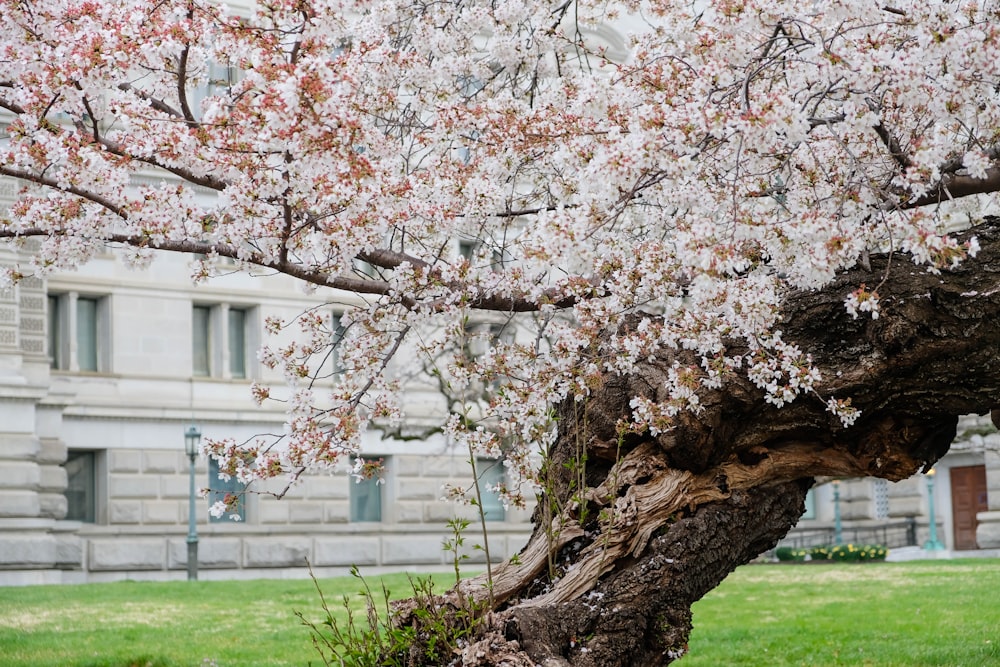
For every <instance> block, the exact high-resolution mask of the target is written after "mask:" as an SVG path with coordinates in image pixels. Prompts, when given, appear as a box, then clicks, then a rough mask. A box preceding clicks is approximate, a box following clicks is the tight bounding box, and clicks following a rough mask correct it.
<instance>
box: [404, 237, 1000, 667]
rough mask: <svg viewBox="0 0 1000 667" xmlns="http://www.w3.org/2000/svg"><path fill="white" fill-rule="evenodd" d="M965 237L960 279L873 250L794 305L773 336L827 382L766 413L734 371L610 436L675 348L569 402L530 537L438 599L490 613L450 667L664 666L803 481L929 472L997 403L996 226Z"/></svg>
mask: <svg viewBox="0 0 1000 667" xmlns="http://www.w3.org/2000/svg"><path fill="white" fill-rule="evenodd" d="M972 234H975V235H976V236H977V237H978V239H979V242H980V245H981V251H980V252H979V254H978V256H977V257H976V258H974V259H968V260H966V261H965V262H964V263H963V264H962V265H961V266H960V267H958V268H957V269H954V270H948V271H943V272H941V273H940V274H935V273H931V272H928V271H926V270H925V269H924V268H923V267H918V266H915V265H913V264H912V263H910V262H909V261H908V260H907V259H906V258H903V257H899V256H896V257H889V256H885V255H883V256H873V257H872V258H871V263H870V266H871V272H868V271H867V270H863V269H861V268H858V269H855V270H853V271H849V272H845V273H844V274H843V275H841V276H840V277H839V278H838V279H837V280H836V282H834V283H833V284H832V285H830V286H828V287H827V288H825V289H823V290H819V291H813V292H797V293H793V294H790V295H788V297H787V298H786V299H785V300H784V302H783V305H782V313H783V322H782V327H781V329H782V331H783V336H784V339H785V340H786V341H789V342H793V343H796V344H798V345H799V346H800V348H802V349H803V350H808V351H810V353H811V354H812V358H813V362H814V364H815V365H816V367H817V368H818V369H819V370H820V371H821V373H822V380H821V381H820V382H819V383H818V384H817V386H816V390H817V395H816V396H813V395H805V396H801V397H799V398H798V399H797V400H796V401H794V402H793V403H792V404H790V405H788V406H785V407H783V408H781V409H777V408H774V407H773V406H771V405H769V404H767V403H765V401H764V400H763V394H762V392H761V391H760V390H758V389H757V388H756V387H754V386H753V385H752V384H751V383H750V382H749V381H748V380H747V379H746V377H745V376H744V377H739V376H735V375H734V376H732V377H729V378H728V379H727V381H726V382H725V384H724V385H723V387H722V388H721V389H719V390H718V391H714V392H710V393H705V394H702V395H701V399H702V404H703V406H704V410H702V411H701V412H699V413H697V414H694V413H689V414H684V415H682V417H681V419H680V422H679V424H678V426H677V427H676V428H675V429H673V430H671V431H670V432H668V433H663V434H660V435H659V436H655V437H654V436H650V435H648V434H646V435H634V434H632V435H628V436H625V437H622V436H620V434H619V432H618V430H617V427H616V424H618V423H619V420H621V419H622V418H626V419H627V418H628V416H629V414H630V408H629V401H630V399H631V398H632V397H633V396H636V395H642V396H646V397H649V398H652V399H654V400H657V399H663V398H664V396H663V395H662V392H663V390H662V387H663V379H664V378H665V377H666V372H667V369H669V368H670V366H671V364H672V363H673V361H674V360H675V358H681V357H668V356H663V357H661V358H658V359H656V360H655V361H652V362H648V363H646V364H644V365H643V366H642V367H641V368H638V369H637V371H636V373H635V374H634V375H632V376H629V377H628V378H621V377H614V378H609V379H608V380H607V381H606V383H605V384H604V385H603V386H601V387H599V388H597V389H596V390H594V391H593V393H592V394H591V395H590V396H589V397H587V399H586V400H584V401H581V402H576V401H573V400H570V401H567V403H566V404H564V405H563V406H562V408H561V411H560V419H559V437H558V440H557V442H556V443H555V445H554V446H553V448H552V450H551V451H550V452H548V458H549V464H548V470H549V471H550V474H549V476H548V488H547V489H546V496H545V497H544V498H543V499H542V501H541V502H540V504H539V507H538V510H536V515H535V530H534V533H533V536H532V538H531V540H530V541H529V543H528V545H527V546H526V547H525V548H524V550H523V551H522V552H521V554H520V556H519V558H518V559H516V561H515V562H511V563H505V564H503V565H502V566H500V567H498V568H495V569H494V571H493V580H492V584H491V586H488V585H487V581H486V580H485V577H478V578H476V579H472V580H469V581H466V582H464V583H463V584H462V585H461V587H460V589H458V590H454V591H452V593H451V594H450V595H451V596H452V599H453V600H454V599H455V596H457V597H458V599H466V600H469V599H474V600H479V601H486V600H488V599H492V604H493V608H494V610H493V611H492V612H491V613H490V614H489V615H488V616H487V617H486V618H485V619H484V623H483V625H482V628H483V634H482V636H481V638H480V640H479V641H478V642H476V643H473V644H472V645H470V646H468V647H467V648H466V650H465V651H464V653H463V655H462V656H461V664H465V665H501V664H509V665H531V664H538V665H545V666H572V667H591V666H592V667H614V666H621V667H624V666H644V665H650V666H651V665H665V664H668V663H670V662H672V661H673V660H674V659H676V658H677V657H679V656H681V655H683V653H684V652H685V650H686V647H687V639H688V635H689V633H690V631H691V605H692V603H694V602H695V601H697V600H698V599H699V598H701V597H702V596H703V595H704V594H705V593H706V592H708V591H709V590H711V589H712V588H714V587H715V586H717V585H718V584H719V583H720V582H721V581H722V579H723V578H725V576H726V575H727V574H729V572H731V571H732V570H733V569H734V568H736V567H737V566H739V565H741V564H743V563H746V562H748V561H750V560H751V559H753V558H754V557H755V556H757V555H758V554H760V553H761V552H763V551H765V550H767V549H769V548H771V547H773V546H774V545H775V544H776V543H777V541H778V540H779V539H781V537H783V536H784V535H785V534H786V533H787V531H788V530H789V529H790V528H791V527H792V526H794V525H795V523H796V522H797V521H798V519H799V517H800V516H801V514H802V512H803V499H804V497H805V493H806V491H807V490H808V489H809V488H810V487H811V486H812V484H813V483H814V478H815V477H817V476H836V477H854V476H875V477H881V478H885V479H889V480H894V481H895V480H900V479H904V478H906V477H909V476H910V475H912V474H914V473H916V472H917V471H919V470H921V469H927V468H929V467H930V466H931V465H933V464H934V462H935V461H937V460H938V459H939V458H940V457H941V456H942V455H944V454H945V452H947V451H948V447H949V446H950V444H951V442H952V440H953V439H954V436H955V429H956V425H957V422H958V417H959V416H960V415H963V414H968V413H979V414H983V413H986V412H989V411H990V410H991V409H994V408H996V407H997V406H1000V354H998V353H1000V326H998V323H1000V221H998V220H996V219H989V220H987V221H985V222H984V223H983V224H982V225H980V226H978V227H976V228H975V229H974V230H972V231H970V232H968V233H966V234H965V235H964V236H969V235H972ZM880 280H882V281H883V282H882V283H881V284H880V286H879V288H878V291H879V293H880V294H881V312H880V316H879V318H878V319H874V320H873V319H871V318H870V317H868V316H862V317H859V318H857V319H853V318H852V317H851V316H850V315H848V314H847V313H846V311H845V309H844V305H843V304H844V300H845V298H846V297H847V296H848V294H850V293H851V292H852V291H853V290H854V289H856V288H857V287H858V286H859V285H861V284H862V283H866V282H867V283H869V284H871V283H872V282H877V281H880ZM635 321H638V320H637V318H636V320H635ZM634 323H635V322H627V323H625V324H624V325H623V326H634ZM739 351H740V350H739V346H738V343H736V342H734V343H733V348H732V349H731V350H730V352H736V353H738V352H739ZM681 355H683V353H681ZM681 360H682V361H684V362H694V363H696V362H697V360H696V359H693V358H681ZM820 396H822V397H824V398H829V397H838V398H848V397H849V398H851V400H852V403H853V405H854V406H855V407H857V408H858V409H860V410H861V416H860V418H859V419H858V420H857V422H856V423H855V424H854V425H853V426H851V427H844V426H843V425H842V424H841V422H840V420H839V418H837V417H835V416H834V415H832V414H830V413H829V412H828V411H827V410H826V405H825V403H824V401H823V400H821V399H820V398H819V397H820ZM993 414H994V415H995V414H997V413H996V412H994V413H993ZM581 480H582V481H581ZM583 482H585V483H583ZM400 622H404V623H405V622H413V618H412V616H406V615H403V616H401V620H400ZM505 661H506V662H505Z"/></svg>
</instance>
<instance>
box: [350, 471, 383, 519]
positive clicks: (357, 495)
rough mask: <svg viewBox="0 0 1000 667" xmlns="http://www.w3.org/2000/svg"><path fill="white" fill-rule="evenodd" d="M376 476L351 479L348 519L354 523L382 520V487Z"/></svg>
mask: <svg viewBox="0 0 1000 667" xmlns="http://www.w3.org/2000/svg"><path fill="white" fill-rule="evenodd" d="M383 486H385V484H384V483H383V482H382V480H381V479H380V478H379V477H378V476H373V477H369V478H368V479H358V478H356V477H355V478H352V479H351V499H350V513H351V516H350V519H351V521H355V522H374V521H381V520H382V487H383Z"/></svg>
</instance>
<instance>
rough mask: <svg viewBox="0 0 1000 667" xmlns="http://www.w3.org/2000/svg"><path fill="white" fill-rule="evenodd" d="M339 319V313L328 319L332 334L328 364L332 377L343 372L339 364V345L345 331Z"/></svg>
mask: <svg viewBox="0 0 1000 667" xmlns="http://www.w3.org/2000/svg"><path fill="white" fill-rule="evenodd" d="M340 318H341V316H340V314H339V313H334V314H333V315H332V316H331V317H330V331H331V332H332V333H331V336H330V362H331V366H332V368H333V373H334V375H339V374H340V373H343V372H344V367H343V366H342V365H341V363H340V343H341V341H343V340H344V334H345V333H346V332H347V329H346V328H344V325H343V323H342V322H341V319H340Z"/></svg>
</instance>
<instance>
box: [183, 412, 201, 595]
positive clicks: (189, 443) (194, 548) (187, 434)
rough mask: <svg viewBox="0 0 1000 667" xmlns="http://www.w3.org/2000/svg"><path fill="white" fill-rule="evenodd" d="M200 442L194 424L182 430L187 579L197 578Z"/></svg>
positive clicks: (199, 433)
mask: <svg viewBox="0 0 1000 667" xmlns="http://www.w3.org/2000/svg"><path fill="white" fill-rule="evenodd" d="M200 444H201V431H200V430H198V427H197V426H195V425H194V424H191V425H190V426H188V427H187V430H186V431H184V451H185V453H187V455H188V459H189V460H190V461H191V476H190V482H191V485H190V491H189V493H188V536H187V545H188V546H187V550H188V557H187V571H188V581H195V580H197V579H198V524H197V522H196V520H195V519H196V517H195V504H196V503H195V501H196V499H197V498H196V496H195V490H194V460H195V459H196V458H197V457H198V446H199V445H200Z"/></svg>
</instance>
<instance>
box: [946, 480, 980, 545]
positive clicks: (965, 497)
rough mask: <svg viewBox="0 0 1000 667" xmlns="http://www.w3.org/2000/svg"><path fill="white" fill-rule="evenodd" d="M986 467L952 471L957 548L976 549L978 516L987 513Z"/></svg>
mask: <svg viewBox="0 0 1000 667" xmlns="http://www.w3.org/2000/svg"><path fill="white" fill-rule="evenodd" d="M986 509H987V507H986V466H964V467H961V468H952V469H951V517H952V525H953V526H954V536H955V548H956V549H976V548H978V546H979V545H977V544H976V526H977V525H979V522H978V521H976V514H978V513H979V512H985V511H986Z"/></svg>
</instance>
